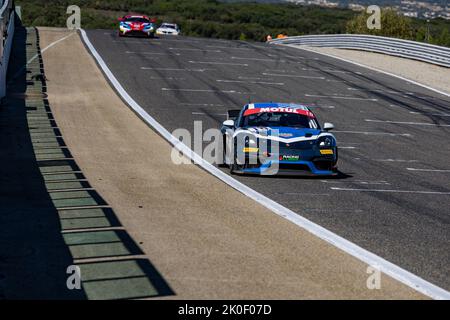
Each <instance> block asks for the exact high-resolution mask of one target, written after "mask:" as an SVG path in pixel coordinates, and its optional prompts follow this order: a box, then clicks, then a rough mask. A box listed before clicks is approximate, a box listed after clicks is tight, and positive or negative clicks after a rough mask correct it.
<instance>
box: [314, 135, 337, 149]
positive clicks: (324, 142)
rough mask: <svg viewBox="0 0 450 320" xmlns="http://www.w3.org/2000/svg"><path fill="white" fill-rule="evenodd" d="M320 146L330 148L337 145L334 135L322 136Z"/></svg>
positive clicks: (319, 141)
mask: <svg viewBox="0 0 450 320" xmlns="http://www.w3.org/2000/svg"><path fill="white" fill-rule="evenodd" d="M318 143H319V147H320V148H329V147H334V146H336V141H335V140H334V139H333V138H332V137H328V136H327V137H321V138H319V140H318Z"/></svg>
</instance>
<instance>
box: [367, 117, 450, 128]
mask: <svg viewBox="0 0 450 320" xmlns="http://www.w3.org/2000/svg"><path fill="white" fill-rule="evenodd" d="M364 121H366V122H377V123H393V124H410V125H413V126H432V127H450V124H436V123H426V122H405V121H390V120H373V119H365V120H364Z"/></svg>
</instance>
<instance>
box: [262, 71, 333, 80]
mask: <svg viewBox="0 0 450 320" xmlns="http://www.w3.org/2000/svg"><path fill="white" fill-rule="evenodd" d="M262 75H264V76H272V77H286V78H304V79H320V80H325V77H318V76H317V77H315V76H301V75H295V74H280V73H268V72H263V73H262Z"/></svg>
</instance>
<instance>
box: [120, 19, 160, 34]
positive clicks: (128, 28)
mask: <svg viewBox="0 0 450 320" xmlns="http://www.w3.org/2000/svg"><path fill="white" fill-rule="evenodd" d="M119 21H120V25H119V36H121V37H124V36H141V37H149V38H152V37H154V35H155V32H156V24H155V23H154V20H151V19H150V18H149V17H147V16H133V15H128V16H124V17H122V18H119Z"/></svg>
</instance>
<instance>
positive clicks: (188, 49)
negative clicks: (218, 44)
mask: <svg viewBox="0 0 450 320" xmlns="http://www.w3.org/2000/svg"><path fill="white" fill-rule="evenodd" d="M168 49H169V50H179V51H201V52H216V53H220V52H222V51H220V50H206V49H194V48H168Z"/></svg>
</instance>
